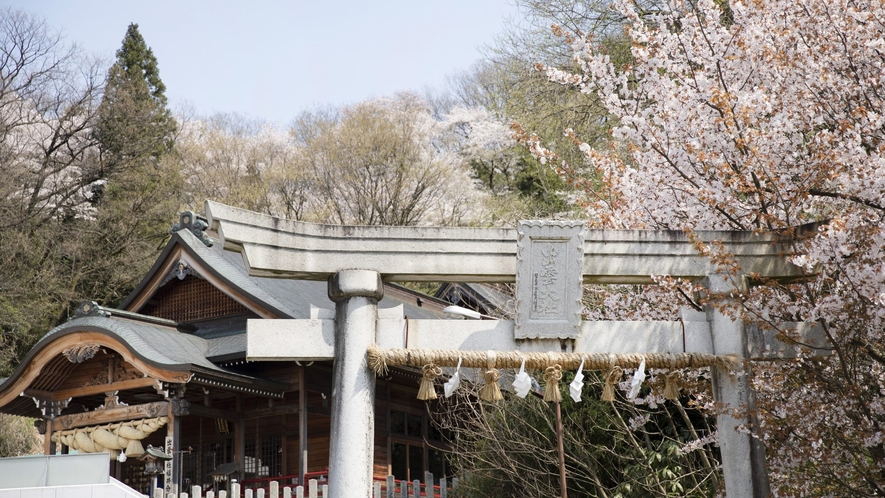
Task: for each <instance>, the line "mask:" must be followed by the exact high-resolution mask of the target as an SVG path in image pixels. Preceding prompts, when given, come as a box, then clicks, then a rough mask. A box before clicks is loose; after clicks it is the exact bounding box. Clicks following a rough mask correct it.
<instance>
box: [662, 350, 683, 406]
mask: <svg viewBox="0 0 885 498" xmlns="http://www.w3.org/2000/svg"><path fill="white" fill-rule="evenodd" d="M680 380H682V373H681V372H680V371H679V370H677V369H676V358H675V357H673V356H671V357H670V371H669V372H667V375H665V376H664V381H665V382H664V398H666V399H669V400H670V401H676V400H677V399H679V384H680Z"/></svg>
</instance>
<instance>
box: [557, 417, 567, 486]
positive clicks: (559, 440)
mask: <svg viewBox="0 0 885 498" xmlns="http://www.w3.org/2000/svg"><path fill="white" fill-rule="evenodd" d="M556 444H557V446H559V488H560V489H561V490H562V493H561V496H562V498H568V488H567V487H566V484H565V444H563V441H562V409H561V408H560V403H559V401H557V402H556Z"/></svg>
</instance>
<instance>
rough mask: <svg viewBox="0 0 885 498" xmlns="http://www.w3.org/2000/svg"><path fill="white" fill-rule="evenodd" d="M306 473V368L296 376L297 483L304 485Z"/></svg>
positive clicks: (302, 368) (301, 369)
mask: <svg viewBox="0 0 885 498" xmlns="http://www.w3.org/2000/svg"><path fill="white" fill-rule="evenodd" d="M306 473H307V368H306V367H304V366H302V367H301V368H300V372H299V376H298V484H300V485H302V486H304V484H305V483H304V474H306Z"/></svg>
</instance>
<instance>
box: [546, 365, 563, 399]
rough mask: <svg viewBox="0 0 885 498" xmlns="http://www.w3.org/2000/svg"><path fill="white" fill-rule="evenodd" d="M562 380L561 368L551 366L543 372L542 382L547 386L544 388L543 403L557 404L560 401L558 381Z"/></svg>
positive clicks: (560, 394)
mask: <svg viewBox="0 0 885 498" xmlns="http://www.w3.org/2000/svg"><path fill="white" fill-rule="evenodd" d="M560 379H562V367H561V366H559V365H553V366H550V367H547V368H546V369H545V370H544V380H545V381H547V385H546V386H545V387H544V401H552V402H554V403H558V402H560V401H562V393H560V392H559V381H560Z"/></svg>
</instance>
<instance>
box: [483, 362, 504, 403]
mask: <svg viewBox="0 0 885 498" xmlns="http://www.w3.org/2000/svg"><path fill="white" fill-rule="evenodd" d="M482 378H483V380H484V381H485V382H486V385H484V386H483V387H482V391H480V393H479V397H480V398H482V399H484V400H486V401H499V400H502V399H504V396H502V395H501V388H500V387H498V379H500V378H501V373H500V372H498V369H497V368H490V369H488V370H486V371H485V372H483V374H482Z"/></svg>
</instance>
